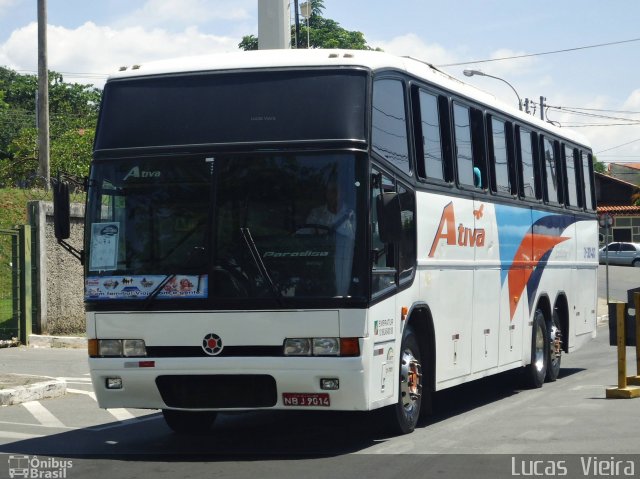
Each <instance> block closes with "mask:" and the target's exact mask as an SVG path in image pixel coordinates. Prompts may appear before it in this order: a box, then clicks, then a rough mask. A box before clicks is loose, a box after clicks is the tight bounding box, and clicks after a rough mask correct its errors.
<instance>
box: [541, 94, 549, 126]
mask: <svg viewBox="0 0 640 479" xmlns="http://www.w3.org/2000/svg"><path fill="white" fill-rule="evenodd" d="M546 100H547V99H546V98H545V97H543V96H541V97H540V119H541V120H542V121H544V102H545V101H546Z"/></svg>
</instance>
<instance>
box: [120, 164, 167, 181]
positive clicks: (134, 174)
mask: <svg viewBox="0 0 640 479" xmlns="http://www.w3.org/2000/svg"><path fill="white" fill-rule="evenodd" d="M160 174H161V173H160V172H159V171H157V170H156V171H145V170H142V171H140V168H138V167H137V166H134V167H133V168H131V169H130V170H129V173H127V175H126V176H125V177H124V179H123V180H122V181H127V180H128V179H129V178H160Z"/></svg>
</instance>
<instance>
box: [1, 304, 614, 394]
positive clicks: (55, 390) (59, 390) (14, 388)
mask: <svg viewBox="0 0 640 479" xmlns="http://www.w3.org/2000/svg"><path fill="white" fill-rule="evenodd" d="M596 315H597V318H598V323H599V324H600V323H602V322H606V321H608V319H609V315H608V308H607V300H606V299H604V298H598V303H597V313H596ZM86 347H87V339H86V338H84V337H70V336H44V335H36V334H32V335H31V336H29V348H25V349H26V350H27V351H28V350H29V349H31V348H33V349H41V348H52V349H55V348H64V349H86ZM66 391H67V385H66V382H65V381H64V380H63V379H56V378H52V377H48V376H37V375H28V374H12V373H0V406H8V405H12V404H19V403H22V402H27V401H37V400H40V399H45V398H54V397H59V396H63V395H64V394H66Z"/></svg>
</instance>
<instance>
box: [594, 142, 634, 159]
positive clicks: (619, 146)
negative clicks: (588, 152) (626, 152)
mask: <svg viewBox="0 0 640 479" xmlns="http://www.w3.org/2000/svg"><path fill="white" fill-rule="evenodd" d="M636 141H640V138H636V139H635V140H631V141H629V142H627V143H623V144H622V145H618V146H612V147H611V148H607V149H606V150H600V151H596V153H595V154H596V155H599V154H600V153H604V152H605V151H611V150H615V149H616V148H622V147H623V146H627V145H630V144H631V143H635V142H636Z"/></svg>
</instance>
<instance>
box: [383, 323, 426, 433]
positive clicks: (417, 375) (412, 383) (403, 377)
mask: <svg viewBox="0 0 640 479" xmlns="http://www.w3.org/2000/svg"><path fill="white" fill-rule="evenodd" d="M420 361H421V354H420V347H419V346H418V338H417V337H416V335H415V333H414V332H413V330H412V329H411V327H410V326H407V327H406V328H405V330H404V334H403V335H402V346H401V347H400V362H399V365H400V368H399V369H400V371H399V375H398V376H399V385H398V402H397V403H396V404H394V405H392V406H388V407H387V408H386V413H387V419H388V423H389V428H390V430H391V432H392V433H395V434H409V433H410V432H412V431H413V430H414V429H415V427H416V424H417V423H418V419H419V417H420V405H421V404H422V365H421V362H420Z"/></svg>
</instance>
